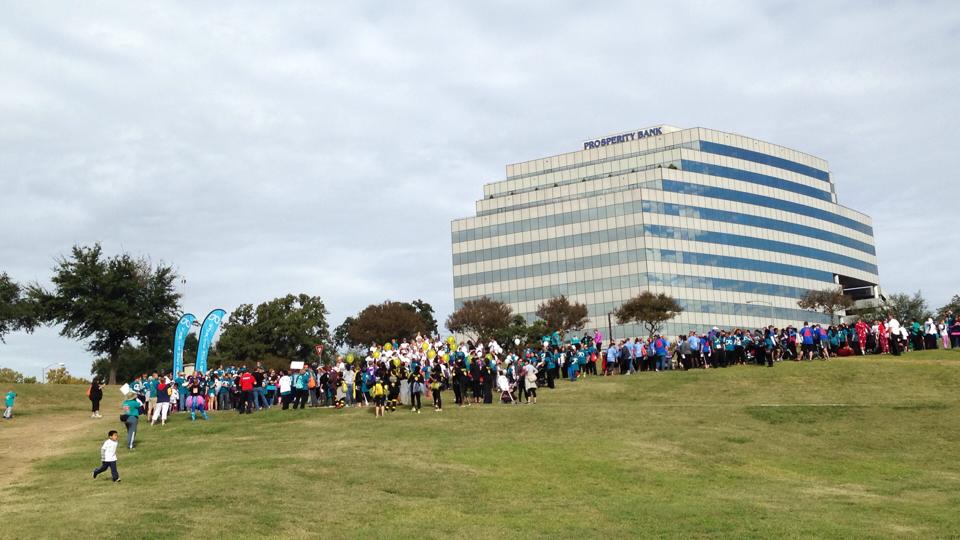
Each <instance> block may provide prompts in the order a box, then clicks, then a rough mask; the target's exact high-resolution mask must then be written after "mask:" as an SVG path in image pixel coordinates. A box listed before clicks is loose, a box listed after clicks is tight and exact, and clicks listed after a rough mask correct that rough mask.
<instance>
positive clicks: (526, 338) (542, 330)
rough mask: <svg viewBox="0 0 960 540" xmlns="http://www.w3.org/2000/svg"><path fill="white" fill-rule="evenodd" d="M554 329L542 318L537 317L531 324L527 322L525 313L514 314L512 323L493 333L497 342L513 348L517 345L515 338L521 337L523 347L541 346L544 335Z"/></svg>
mask: <svg viewBox="0 0 960 540" xmlns="http://www.w3.org/2000/svg"><path fill="white" fill-rule="evenodd" d="M551 332H553V330H550V329H549V328H548V327H547V323H546V322H544V321H543V320H542V319H537V320H536V321H534V322H533V323H531V324H527V320H526V319H524V318H523V315H514V316H513V317H511V318H510V324H509V325H507V326H505V327H503V328H501V329H499V330H496V331H494V332H493V333H492V334H491V337H493V339H496V340H497V343H499V344H501V345H502V346H503V348H504V349H508V350H509V349H512V348H513V347H515V346H516V343H515V340H517V339H519V340H520V344H519V346H520V347H521V348H523V347H534V348H539V347H540V343H541V341H542V338H543V336H546V335H549V334H550V333H551Z"/></svg>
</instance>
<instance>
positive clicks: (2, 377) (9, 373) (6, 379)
mask: <svg viewBox="0 0 960 540" xmlns="http://www.w3.org/2000/svg"><path fill="white" fill-rule="evenodd" d="M22 382H23V373H20V372H19V371H16V370H14V369H11V368H7V367H5V368H0V383H15V384H21V383H22Z"/></svg>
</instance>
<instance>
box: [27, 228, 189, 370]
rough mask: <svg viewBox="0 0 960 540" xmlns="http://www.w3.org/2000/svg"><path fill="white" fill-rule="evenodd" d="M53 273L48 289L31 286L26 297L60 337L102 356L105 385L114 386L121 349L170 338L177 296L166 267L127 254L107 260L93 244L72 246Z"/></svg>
mask: <svg viewBox="0 0 960 540" xmlns="http://www.w3.org/2000/svg"><path fill="white" fill-rule="evenodd" d="M53 272H54V276H53V278H52V281H53V290H52V291H47V290H46V289H44V288H43V287H41V286H40V285H36V284H34V285H31V286H30V289H29V297H30V298H31V299H32V300H33V301H35V302H36V304H37V306H38V308H39V313H40V315H41V317H42V320H43V321H44V322H45V323H48V324H59V325H62V328H61V330H60V335H62V336H64V337H69V338H73V339H78V340H88V344H87V350H89V351H90V352H92V353H95V354H98V355H106V358H107V363H108V366H109V367H108V381H109V383H110V384H116V380H117V370H118V369H119V368H120V351H121V349H122V348H123V346H124V345H129V344H130V343H131V341H132V340H137V341H139V342H140V343H141V344H143V345H147V346H150V345H155V344H159V341H160V340H161V339H162V337H166V338H169V337H170V336H171V335H172V332H173V327H174V325H175V324H176V314H177V312H178V311H179V301H180V295H179V293H177V292H176V291H175V290H174V288H173V283H174V280H175V279H176V278H177V275H176V273H175V272H174V271H173V269H172V268H171V267H169V266H164V265H158V266H156V267H153V266H152V265H151V263H150V262H149V261H148V260H146V259H136V258H134V257H132V256H130V255H129V254H127V253H123V254H120V255H116V256H113V257H106V256H104V254H103V250H102V248H101V247H100V244H95V245H94V246H93V247H82V246H75V247H74V248H73V249H72V251H71V254H70V257H60V258H59V259H58V260H57V264H56V266H55V267H54V269H53Z"/></svg>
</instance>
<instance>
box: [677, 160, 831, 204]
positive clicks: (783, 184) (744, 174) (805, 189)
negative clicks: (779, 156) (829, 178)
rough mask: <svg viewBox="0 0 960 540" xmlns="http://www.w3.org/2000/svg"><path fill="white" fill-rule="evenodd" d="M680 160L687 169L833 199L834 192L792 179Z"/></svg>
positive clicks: (682, 167) (829, 199)
mask: <svg viewBox="0 0 960 540" xmlns="http://www.w3.org/2000/svg"><path fill="white" fill-rule="evenodd" d="M680 162H681V167H680V168H681V169H683V170H685V171H690V172H695V173H700V174H707V175H710V176H719V177H722V178H730V179H731V180H740V181H742V182H749V183H751V184H757V185H761V186H767V187H772V188H777V189H782V190H785V191H790V192H792V193H799V194H800V195H806V196H807V197H814V198H817V199H821V200H824V201H833V194H832V193H830V192H829V191H824V190H822V189H817V188H815V187H811V186H807V185H805V184H800V183H797V182H791V181H790V180H784V179H782V178H777V177H775V176H769V175H766V174H760V173H755V172H750V171H744V170H742V169H735V168H733V167H724V166H722V165H713V164H710V163H701V162H699V161H691V160H688V159H683V160H681V161H680Z"/></svg>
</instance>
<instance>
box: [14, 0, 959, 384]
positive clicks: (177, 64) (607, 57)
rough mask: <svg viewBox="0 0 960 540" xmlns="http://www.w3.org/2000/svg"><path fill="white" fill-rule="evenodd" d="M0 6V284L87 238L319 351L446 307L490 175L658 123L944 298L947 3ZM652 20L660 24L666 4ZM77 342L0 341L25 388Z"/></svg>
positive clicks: (79, 354)
mask: <svg viewBox="0 0 960 540" xmlns="http://www.w3.org/2000/svg"><path fill="white" fill-rule="evenodd" d="M519 4H521V3H519V2H513V1H505V2H462V3H459V5H454V3H452V2H387V1H383V2H373V3H361V2H341V3H338V4H337V5H324V4H323V3H321V2H303V3H298V2H278V3H273V2H270V3H265V2H236V1H235V2H207V3H198V2H182V3H176V2H116V3H101V2H82V3H75V2H62V3H48V2H38V1H31V2H19V3H14V2H7V3H5V4H4V6H3V7H0V188H2V192H0V193H2V196H0V230H2V234H3V241H2V242H0V271H5V272H7V273H8V274H10V276H11V277H12V278H13V279H15V280H16V281H18V282H24V283H25V282H32V281H39V282H41V283H45V282H48V279H49V277H50V273H51V272H50V269H51V267H52V266H53V264H54V258H55V257H56V256H58V255H61V254H65V253H67V252H68V251H69V250H70V247H71V246H73V245H75V244H82V245H90V244H93V243H94V242H98V241H99V242H101V243H102V244H103V247H104V249H105V251H106V252H107V253H108V254H111V255H112V254H116V253H118V252H121V251H124V250H125V251H128V252H130V253H132V254H135V255H148V256H150V257H151V258H152V259H153V260H154V261H155V262H164V263H170V264H173V265H174V266H175V267H176V268H177V270H178V271H179V272H180V274H181V275H182V276H183V277H184V278H185V279H186V283H185V284H182V285H181V292H182V293H183V295H184V298H183V307H184V309H185V310H188V311H191V312H193V313H194V314H196V315H197V316H198V317H203V316H204V315H205V314H206V313H207V311H209V310H210V309H211V308H214V307H223V308H225V309H227V310H230V309H232V308H234V307H236V306H237V305H238V304H240V303H248V302H249V303H254V304H256V303H259V302H262V301H264V300H268V299H271V298H274V297H277V296H281V295H284V294H286V293H300V292H304V293H308V294H311V295H318V296H320V297H322V298H323V299H324V300H325V302H326V305H327V306H328V308H329V310H330V318H329V321H330V325H331V328H333V327H334V326H336V325H337V324H339V323H340V322H341V321H342V320H343V318H344V317H345V316H347V315H351V314H354V313H356V312H357V311H359V310H360V309H362V308H363V307H365V306H366V305H368V304H370V303H374V302H380V301H383V300H385V299H388V298H389V299H394V300H413V299H416V298H423V299H424V300H426V301H428V302H430V303H432V304H433V305H434V306H435V307H436V308H437V311H438V319H439V320H443V319H444V318H445V317H446V315H447V314H448V313H449V312H450V310H451V309H452V306H453V298H452V296H453V282H452V277H451V276H452V269H451V257H450V220H452V219H454V218H458V217H464V216H468V215H470V214H471V213H472V212H473V205H474V201H475V200H476V199H477V198H479V197H481V189H482V184H483V183H485V182H489V181H494V180H498V179H502V178H503V176H504V166H505V165H506V164H507V163H513V162H517V161H524V160H528V159H533V158H538V157H544V156H549V155H553V154H558V153H562V152H567V151H572V150H576V149H578V148H579V147H580V144H581V141H582V140H584V139H586V138H589V137H592V136H597V135H602V134H606V133H611V132H617V131H626V130H631V129H637V128H642V127H646V126H650V125H654V124H661V123H667V124H671V125H676V126H680V127H693V126H704V127H710V128H715V129H719V130H723V131H729V132H734V133H741V134H744V135H748V136H751V137H756V138H759V139H763V140H767V141H771V142H774V143H778V144H782V145H785V146H788V147H791V148H796V149H798V150H801V151H804V152H809V153H811V154H814V155H817V156H821V157H823V158H825V159H827V160H828V161H829V162H830V165H831V169H832V173H833V178H834V181H835V182H836V185H837V192H838V195H839V200H840V202H841V204H844V205H847V206H850V207H852V208H855V209H857V210H860V211H863V212H866V213H868V214H870V215H871V216H872V217H873V220H874V230H875V233H876V242H877V251H878V257H879V267H880V278H881V284H882V286H883V287H884V288H885V289H886V290H887V291H888V292H899V291H915V290H917V289H922V291H923V293H924V295H925V296H926V297H927V298H928V300H929V301H930V303H931V304H932V305H933V307H937V306H939V305H941V304H943V303H945V302H946V301H947V300H948V299H949V297H950V296H952V295H953V294H956V293H958V292H960V287H958V286H957V276H958V275H960V274H958V263H960V253H958V250H957V245H958V241H960V233H958V229H957V219H956V216H957V213H956V207H957V202H958V200H960V187H958V184H960V182H958V178H957V173H956V170H957V167H955V166H954V165H953V163H954V162H955V159H954V158H953V156H955V155H956V148H957V146H958V143H960V136H958V130H957V122H958V119H960V114H958V113H960V90H958V89H960V60H958V58H960V55H958V54H957V52H958V43H960V4H958V3H957V2H955V1H945V2H922V3H921V2H902V3H896V2H875V3H870V2H853V3H849V4H844V3H841V2H823V3H818V2H809V1H804V2H797V3H791V2H769V1H758V2H723V3H712V2H694V3H689V4H685V5H680V3H679V2H670V3H669V7H663V6H659V7H658V6H655V5H648V6H645V5H641V3H640V2H635V1H625V2H612V1H611V2H601V3H595V2H594V3H591V2H555V1H549V2H530V3H524V5H523V6H521V5H519ZM665 4H667V3H665ZM61 361H62V362H66V363H67V366H68V367H69V369H70V371H71V372H73V373H77V374H81V375H87V374H88V372H89V367H90V362H91V356H90V355H89V354H88V353H87V352H86V351H85V349H84V344H83V343H78V342H74V341H71V340H68V339H66V338H61V337H59V336H58V335H57V329H56V328H53V329H44V330H40V331H38V332H36V333H35V334H33V335H25V334H14V335H10V336H8V337H7V344H6V345H0V365H2V366H8V367H13V368H15V369H18V370H21V371H23V372H25V373H27V374H28V375H39V374H40V371H41V368H42V367H43V366H45V365H47V364H51V363H55V362H61Z"/></svg>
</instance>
